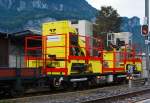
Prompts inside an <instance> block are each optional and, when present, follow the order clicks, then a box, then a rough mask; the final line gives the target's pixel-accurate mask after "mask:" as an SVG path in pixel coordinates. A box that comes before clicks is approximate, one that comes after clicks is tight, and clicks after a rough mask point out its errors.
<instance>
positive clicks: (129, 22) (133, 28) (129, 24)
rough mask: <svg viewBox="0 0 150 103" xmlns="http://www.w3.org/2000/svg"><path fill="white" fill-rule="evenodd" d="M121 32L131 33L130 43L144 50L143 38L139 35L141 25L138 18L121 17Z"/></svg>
mask: <svg viewBox="0 0 150 103" xmlns="http://www.w3.org/2000/svg"><path fill="white" fill-rule="evenodd" d="M120 31H121V32H131V33H132V34H133V36H132V41H133V44H135V45H137V46H138V47H140V48H142V49H143V50H145V48H144V47H145V46H144V37H143V36H142V35H141V24H140V18H138V17H136V16H135V17H132V18H127V17H121V26H120Z"/></svg>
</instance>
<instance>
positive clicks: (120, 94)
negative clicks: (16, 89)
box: [0, 85, 150, 103]
mask: <svg viewBox="0 0 150 103" xmlns="http://www.w3.org/2000/svg"><path fill="white" fill-rule="evenodd" d="M145 93H150V86H141V87H133V88H128V85H119V86H111V87H103V88H96V89H89V90H82V91H73V92H65V93H55V94H46V95H38V96H31V97H23V98H14V99H8V100H6V99H5V100H0V103H116V101H119V100H123V99H126V98H130V97H133V96H137V95H143V94H145ZM117 103H119V102H117ZM123 103H126V102H123Z"/></svg>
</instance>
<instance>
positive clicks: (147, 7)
mask: <svg viewBox="0 0 150 103" xmlns="http://www.w3.org/2000/svg"><path fill="white" fill-rule="evenodd" d="M145 17H146V18H147V22H146V23H147V25H148V26H149V0H145ZM145 40H149V36H146V37H145ZM149 61H150V60H149V45H148V44H146V69H147V81H146V85H147V84H149V81H150V80H149V79H150V78H149V77H150V73H149Z"/></svg>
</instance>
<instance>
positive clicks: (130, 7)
mask: <svg viewBox="0 0 150 103" xmlns="http://www.w3.org/2000/svg"><path fill="white" fill-rule="evenodd" d="M87 1H88V2H89V4H91V5H92V6H93V7H95V8H97V9H100V7H101V6H110V5H111V6H112V7H113V8H114V9H116V10H117V11H118V13H119V14H120V16H127V17H129V18H130V17H133V16H138V17H140V18H141V23H143V18H144V15H145V14H144V13H145V8H144V6H145V0H87Z"/></svg>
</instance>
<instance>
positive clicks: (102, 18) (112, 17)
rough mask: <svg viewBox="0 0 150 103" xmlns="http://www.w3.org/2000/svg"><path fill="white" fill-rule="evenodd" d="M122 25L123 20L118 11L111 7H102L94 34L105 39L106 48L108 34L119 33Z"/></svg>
mask: <svg viewBox="0 0 150 103" xmlns="http://www.w3.org/2000/svg"><path fill="white" fill-rule="evenodd" d="M120 24H121V20H120V16H119V14H118V13H117V10H115V9H113V8H112V7H111V6H102V7H101V10H100V11H99V12H98V15H97V18H96V23H95V25H94V34H96V35H95V36H102V37H103V40H104V41H105V43H104V46H105V47H106V39H107V37H106V36H107V35H106V34H107V33H109V32H119V30H120V29H119V28H120Z"/></svg>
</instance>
